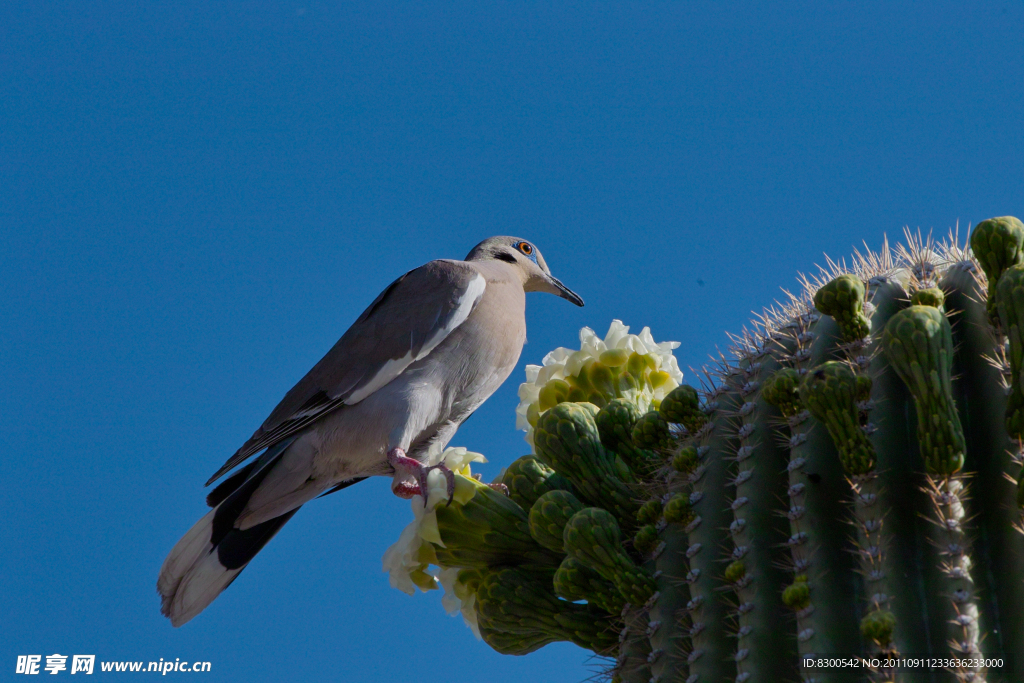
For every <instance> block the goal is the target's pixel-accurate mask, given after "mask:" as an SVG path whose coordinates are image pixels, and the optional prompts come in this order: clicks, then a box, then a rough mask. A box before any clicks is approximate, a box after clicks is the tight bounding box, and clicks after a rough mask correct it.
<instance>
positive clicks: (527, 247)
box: [519, 242, 533, 256]
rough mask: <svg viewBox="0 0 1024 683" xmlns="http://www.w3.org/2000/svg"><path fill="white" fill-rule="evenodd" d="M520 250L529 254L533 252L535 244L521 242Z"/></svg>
mask: <svg viewBox="0 0 1024 683" xmlns="http://www.w3.org/2000/svg"><path fill="white" fill-rule="evenodd" d="M519 251H521V252H523V253H524V254H526V255H527V256H529V255H530V254H532V253H533V246H532V245H531V244H530V243H529V242H520V243H519Z"/></svg>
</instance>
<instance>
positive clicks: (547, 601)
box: [476, 568, 618, 655]
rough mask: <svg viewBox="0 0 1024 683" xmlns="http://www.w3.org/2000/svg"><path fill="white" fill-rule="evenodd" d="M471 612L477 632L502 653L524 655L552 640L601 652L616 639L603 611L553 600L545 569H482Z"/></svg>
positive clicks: (615, 643)
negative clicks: (528, 570)
mask: <svg viewBox="0 0 1024 683" xmlns="http://www.w3.org/2000/svg"><path fill="white" fill-rule="evenodd" d="M476 612H477V622H478V625H479V627H480V635H481V637H483V639H484V641H485V642H486V643H487V644H488V645H490V646H491V647H492V648H494V649H495V650H497V651H498V652H500V653H502V654H514V655H524V654H527V653H530V652H533V651H534V650H537V649H539V648H541V647H543V646H544V645H547V644H548V643H553V642H556V641H569V642H572V643H575V644H577V645H579V646H580V647H584V648H587V649H588V650H592V651H594V652H596V653H599V654H604V653H607V652H609V651H610V650H612V648H614V647H615V646H616V645H617V644H618V639H617V637H616V633H615V631H614V629H613V628H611V624H610V619H609V617H608V615H607V614H606V613H604V612H603V611H602V610H601V609H600V608H598V607H596V606H593V605H576V604H573V603H571V602H565V601H562V600H559V599H558V597H557V596H556V595H555V593H554V590H553V588H552V581H551V578H550V575H548V576H544V575H538V574H534V573H531V572H525V571H522V570H520V569H512V568H509V569H497V570H492V571H488V572H487V573H486V574H485V575H484V577H483V579H482V581H480V584H479V586H478V587H477V591H476Z"/></svg>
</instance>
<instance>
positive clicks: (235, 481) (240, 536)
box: [156, 439, 363, 626]
mask: <svg viewBox="0 0 1024 683" xmlns="http://www.w3.org/2000/svg"><path fill="white" fill-rule="evenodd" d="M291 442H292V440H291V439H289V440H286V441H284V442H282V443H280V444H277V445H275V446H273V447H271V448H270V449H268V450H267V452H266V453H264V454H263V455H262V456H260V457H259V458H258V459H257V460H255V461H254V462H252V463H250V464H249V465H247V466H245V467H243V468H241V469H239V470H238V471H237V472H236V473H235V474H233V475H232V476H230V477H228V478H227V479H225V480H224V481H223V482H222V483H221V484H220V485H218V486H217V487H216V488H214V489H213V490H212V491H211V492H210V495H209V496H207V498H206V502H207V503H208V504H209V505H210V507H212V508H213V509H212V510H210V512H208V513H207V514H206V516H205V517H203V518H202V519H200V520H199V521H198V522H196V524H195V526H193V527H192V528H191V529H190V530H189V532H188V533H187V534H185V535H184V536H183V537H182V538H181V540H180V541H178V543H177V544H176V545H175V546H174V548H172V549H171V552H170V554H169V555H168V556H167V559H166V560H164V564H163V567H161V568H160V576H159V578H158V579H157V582H156V587H157V591H158V592H159V593H160V598H161V605H160V611H161V612H162V613H163V614H164V616H166V617H167V618H169V619H170V620H171V624H173V625H174V626H181V625H182V624H184V623H185V622H187V621H189V620H190V619H192V618H193V617H194V616H196V615H197V614H199V613H200V612H202V611H203V610H204V609H206V606H207V605H209V604H210V603H211V602H213V600H214V599H215V598H216V597H217V596H218V595H220V594H221V591H223V590H224V589H225V588H227V587H228V586H229V585H231V582H232V581H234V580H235V578H236V577H237V576H238V575H239V574H240V573H241V572H242V570H243V569H245V566H246V565H247V564H249V561H250V560H252V558H254V557H255V556H256V553H258V552H259V551H260V550H262V549H263V546H265V545H266V544H267V542H268V541H270V539H271V538H273V537H274V534H276V533H277V532H278V530H279V529H280V528H281V527H282V526H284V524H285V522H287V521H288V520H289V519H291V518H292V515H294V514H295V513H296V512H298V510H299V507H301V505H296V506H295V507H294V508H293V509H291V510H288V511H287V512H284V513H283V514H281V515H279V516H277V517H272V518H270V519H267V520H265V521H262V522H259V523H258V524H254V525H252V526H249V527H248V528H246V529H241V528H239V527H240V526H245V524H239V518H240V517H241V516H242V513H243V512H244V511H245V510H246V507H247V505H248V503H249V501H250V499H251V498H252V496H253V494H254V493H255V492H256V491H257V489H259V487H260V485H261V484H262V483H263V481H264V479H266V478H267V475H268V474H270V472H271V471H272V470H273V469H274V466H275V465H277V464H278V463H279V462H280V460H281V457H282V456H283V455H284V453H285V451H286V450H287V449H288V446H289V445H290V444H291ZM362 480H363V478H358V479H351V480H349V481H345V482H341V483H340V484H338V485H337V486H335V487H334V488H333V489H332V490H331V491H328V493H333V492H334V491H337V490H340V489H343V488H346V487H348V486H351V485H352V484H355V483H357V482H360V481H362ZM325 495H326V494H325ZM305 500H308V498H307V499H305ZM295 502H302V501H295Z"/></svg>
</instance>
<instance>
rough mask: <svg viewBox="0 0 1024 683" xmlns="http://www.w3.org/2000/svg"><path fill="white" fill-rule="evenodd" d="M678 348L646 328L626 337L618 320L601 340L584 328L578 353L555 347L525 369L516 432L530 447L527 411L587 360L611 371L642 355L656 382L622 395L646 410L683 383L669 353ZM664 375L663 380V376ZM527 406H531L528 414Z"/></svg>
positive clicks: (531, 426)
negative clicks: (546, 388) (549, 386)
mask: <svg viewBox="0 0 1024 683" xmlns="http://www.w3.org/2000/svg"><path fill="white" fill-rule="evenodd" d="M678 347H679V342H660V343H659V342H656V341H654V337H653V336H652V335H651V329H650V328H649V327H645V328H643V330H641V331H640V334H629V327H627V326H626V325H623V324H622V321H621V320H613V321H612V324H611V326H610V327H609V328H608V334H606V335H605V337H604V339H601V338H600V337H598V336H597V335H596V334H595V333H594V331H593V330H592V329H590V328H589V327H584V328H583V329H582V330H580V350H579V351H573V350H572V349H567V348H564V347H562V348H557V349H555V350H554V351H552V352H551V353H549V354H547V355H546V356H544V360H543V361H542V363H543V365H527V366H526V382H524V383H523V384H520V385H519V406H518V407H517V408H516V429H522V430H523V431H525V432H526V441H527V443H529V444H530V445H533V425H532V424H531V420H530V418H531V412H532V413H533V414H534V415H536V414H539V412H540V411H539V410H538V406H539V403H540V393H541V389H543V388H544V386H545V385H546V384H547V383H548V382H550V381H551V380H555V379H558V380H564V379H566V378H567V377H578V376H579V373H580V370H582V369H583V368H584V366H585V365H586V364H587V363H589V362H590V361H596V362H597V363H600V364H602V365H605V366H611V367H612V368H618V367H621V366H622V364H623V363H625V362H626V359H627V358H628V356H629V355H630V354H633V353H635V354H637V355H639V356H645V357H647V358H648V359H649V363H650V367H652V368H653V370H652V373H651V378H652V379H653V380H654V381H655V382H657V383H656V384H654V383H648V384H647V385H646V386H642V387H640V388H639V391H632V392H623V395H628V396H629V397H630V398H633V399H634V400H636V402H637V403H638V404H639V405H640V406H641V408H646V407H647V406H648V405H650V403H651V401H655V400H657V401H660V400H661V399H663V398H665V396H666V395H667V394H668V393H669V392H670V391H672V390H673V389H675V388H676V387H677V386H679V384H680V383H681V382H682V380H683V373H682V371H680V369H679V364H678V362H677V361H676V358H675V356H674V355H673V354H672V351H673V349H676V348H678ZM666 375H667V377H666ZM531 406H533V408H532V411H531Z"/></svg>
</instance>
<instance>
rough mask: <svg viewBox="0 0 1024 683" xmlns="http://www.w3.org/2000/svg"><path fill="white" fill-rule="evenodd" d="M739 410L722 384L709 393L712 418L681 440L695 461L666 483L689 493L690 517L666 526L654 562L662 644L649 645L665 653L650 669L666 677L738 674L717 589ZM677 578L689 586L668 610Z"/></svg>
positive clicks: (655, 612)
mask: <svg viewBox="0 0 1024 683" xmlns="http://www.w3.org/2000/svg"><path fill="white" fill-rule="evenodd" d="M739 407H740V397H739V394H738V393H737V392H734V391H731V390H730V388H729V386H728V385H727V384H725V383H723V384H721V385H719V386H718V387H717V388H715V389H714V390H712V391H710V392H709V393H708V394H707V396H706V397H705V411H706V413H707V414H708V418H709V422H708V424H707V426H706V427H705V428H703V429H701V430H700V431H699V432H698V433H697V434H696V435H693V436H691V437H689V438H688V439H687V440H686V441H684V444H685V447H684V449H683V451H681V452H686V451H687V450H688V449H689V448H693V449H694V451H693V452H694V453H696V454H697V460H698V462H697V466H696V467H695V468H693V469H692V470H691V471H689V472H688V473H683V472H675V473H674V475H673V476H672V477H671V478H670V479H669V482H668V483H669V491H670V492H671V493H672V494H673V496H675V495H682V496H685V497H686V499H687V500H688V502H689V504H690V508H691V513H692V515H693V517H692V519H691V520H690V521H689V522H688V523H687V524H686V525H683V524H668V525H667V526H666V528H665V530H664V532H663V534H662V540H663V541H664V542H665V549H664V551H663V552H662V553H661V554H660V555H659V556H658V558H657V559H656V566H657V567H658V569H659V570H660V571H661V576H660V577H659V578H658V583H659V589H658V593H659V600H658V601H657V604H656V605H655V606H654V609H652V617H651V618H652V619H657V620H658V621H659V622H660V626H659V629H658V631H657V632H656V634H655V635H656V636H657V638H658V639H660V644H654V645H652V647H657V648H660V649H663V650H664V651H665V653H666V655H665V656H663V657H662V658H660V659H659V660H658V661H657V662H655V663H654V665H653V668H652V673H654V674H655V675H660V676H661V679H662V680H666V681H669V680H673V679H672V678H671V675H673V673H674V672H677V671H683V670H684V669H683V668H682V667H683V665H685V667H686V668H685V670H686V671H688V672H689V676H688V677H686V678H685V680H688V681H691V683H692V682H701V683H707V682H709V681H732V680H734V679H735V678H736V662H735V658H734V657H735V653H736V641H735V639H733V638H731V637H730V634H729V633H728V631H727V629H726V628H725V624H726V623H727V621H728V619H729V613H730V612H731V611H732V606H731V605H730V602H731V601H730V600H729V599H728V598H727V596H726V594H725V592H724V591H723V590H722V588H723V586H722V583H721V578H720V577H721V571H722V565H721V562H720V560H721V556H720V554H719V548H721V547H722V546H723V544H724V543H726V541H727V538H728V537H727V536H726V533H725V531H724V530H725V529H727V528H728V527H729V524H730V522H731V521H732V510H731V509H730V507H729V502H730V501H729V496H728V491H729V481H730V480H732V479H733V478H734V477H735V461H734V460H733V459H732V458H731V457H730V456H731V454H734V453H735V452H736V448H737V446H736V430H735V429H734V428H730V427H731V422H732V415H734V414H735V412H736V411H737V410H739ZM687 461H689V458H687ZM680 575H683V583H684V584H685V586H686V588H688V589H689V599H688V600H687V602H686V603H685V605H684V606H683V608H682V610H679V609H678V608H673V606H674V605H678V604H680V603H681V602H682V599H683V597H684V596H685V594H684V593H682V591H681V588H682V586H681V584H680V583H679V577H680ZM680 612H681V614H680ZM681 617H682V618H681ZM669 645H674V646H675V647H668V646H669ZM671 662H675V664H674V665H673V664H671ZM672 666H674V667H675V668H671V667H672Z"/></svg>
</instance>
